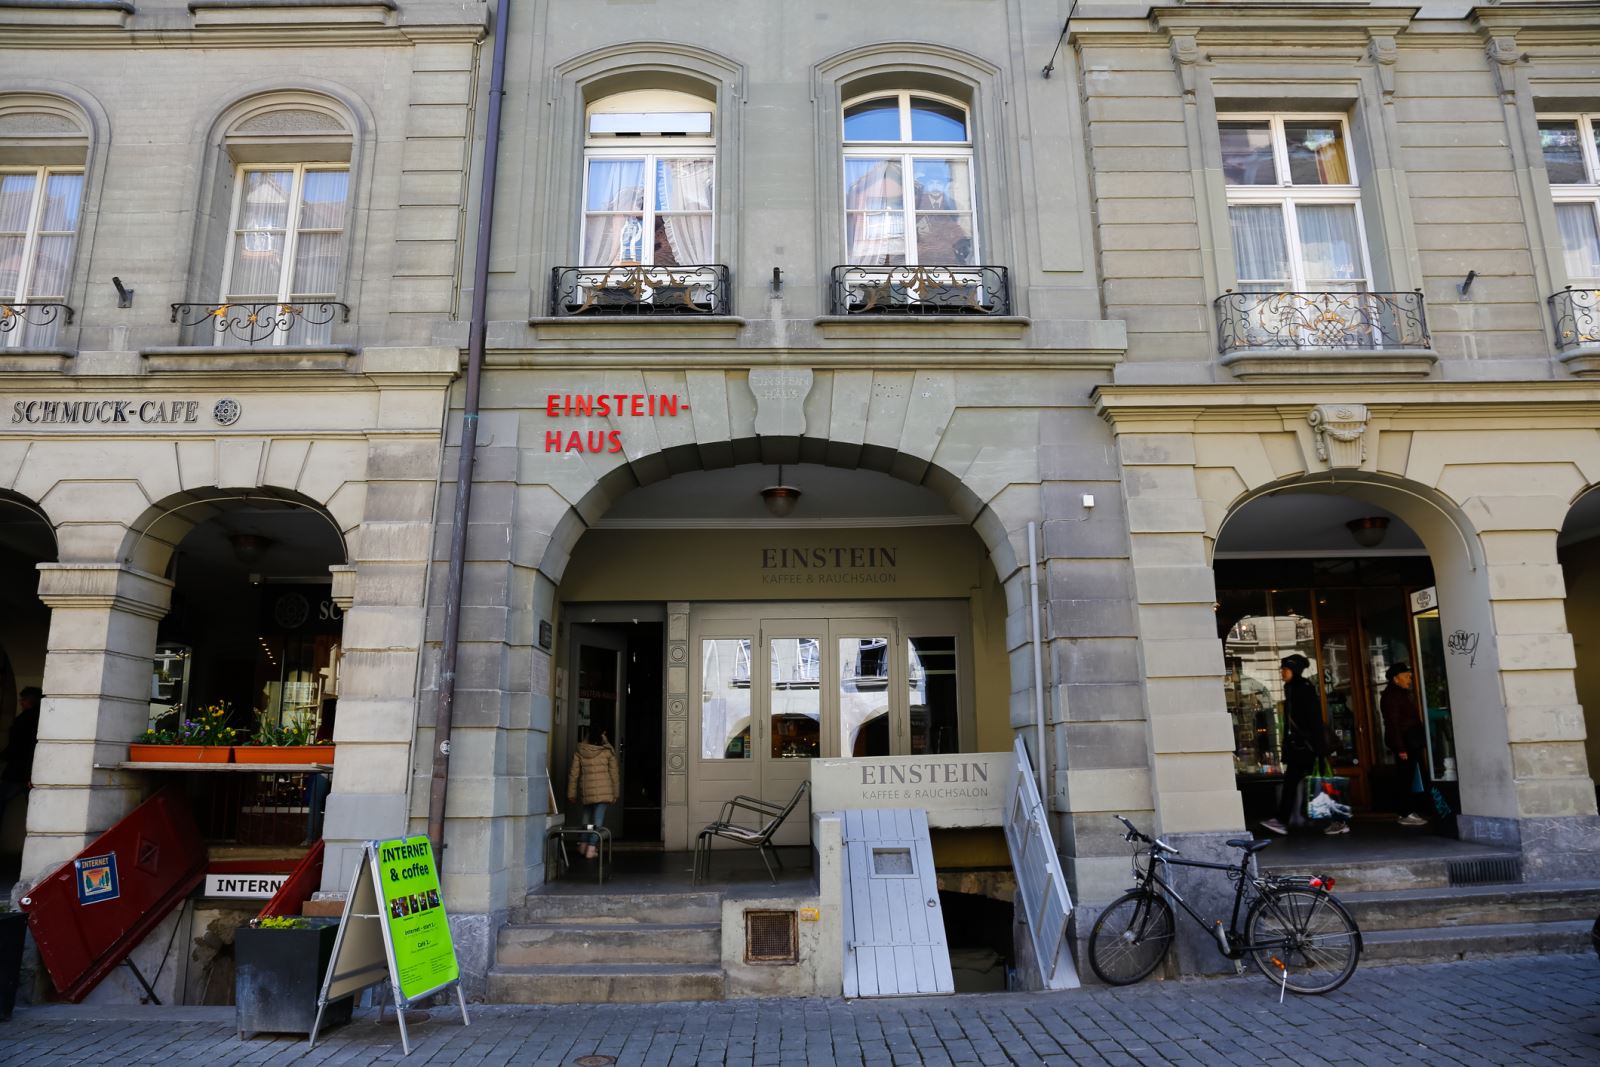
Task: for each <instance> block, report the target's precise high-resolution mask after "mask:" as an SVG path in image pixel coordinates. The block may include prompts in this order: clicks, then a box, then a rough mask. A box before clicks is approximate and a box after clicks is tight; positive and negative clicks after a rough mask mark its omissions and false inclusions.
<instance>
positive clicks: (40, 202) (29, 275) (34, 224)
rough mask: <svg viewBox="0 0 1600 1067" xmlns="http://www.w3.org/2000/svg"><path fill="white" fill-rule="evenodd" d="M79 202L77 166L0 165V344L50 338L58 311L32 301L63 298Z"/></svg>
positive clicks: (33, 342) (69, 276)
mask: <svg viewBox="0 0 1600 1067" xmlns="http://www.w3.org/2000/svg"><path fill="white" fill-rule="evenodd" d="M82 202H83V172H82V171H81V170H76V169H66V168H57V167H38V168H33V169H29V170H5V171H0V304H4V305H6V306H7V308H8V310H9V314H4V313H0V316H3V317H0V345H7V346H12V347H17V346H26V347H35V346H45V345H50V344H53V343H55V340H56V337H57V334H58V333H59V330H60V326H61V324H62V323H63V322H64V321H65V318H66V316H65V314H64V311H63V310H62V309H59V308H44V307H36V306H34V305H44V304H64V303H65V302H66V299H67V287H68V285H69V284H70V283H71V280H72V251H73V245H74V243H75V242H76V240H77V235H78V212H79V208H80V206H81V205H82ZM19 304H25V305H28V307H25V308H23V307H17V306H16V305H19ZM8 325H9V327H10V328H9V329H7V328H5V327H6V326H8Z"/></svg>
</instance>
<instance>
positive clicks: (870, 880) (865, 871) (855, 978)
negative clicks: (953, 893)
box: [844, 808, 956, 997]
mask: <svg viewBox="0 0 1600 1067" xmlns="http://www.w3.org/2000/svg"><path fill="white" fill-rule="evenodd" d="M844 845H845V849H844V851H845V864H844V904H845V908H844V995H845V996H847V997H894V996H917V995H927V994H929V993H954V992H955V989H956V984H955V977H954V975H952V974H951V972H950V944H949V942H948V941H947V940H946V939H945V933H944V912H943V910H942V909H941V908H940V907H939V886H938V882H937V879H936V878H935V875H934V870H933V842H932V840H931V839H930V838H929V837H928V813H927V812H925V811H922V810H920V809H916V810H909V809H904V808H899V809H883V810H873V811H847V812H845V813H844Z"/></svg>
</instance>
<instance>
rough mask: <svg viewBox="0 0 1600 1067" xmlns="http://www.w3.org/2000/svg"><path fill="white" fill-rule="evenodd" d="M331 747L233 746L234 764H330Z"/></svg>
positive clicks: (331, 756) (331, 759)
mask: <svg viewBox="0 0 1600 1067" xmlns="http://www.w3.org/2000/svg"><path fill="white" fill-rule="evenodd" d="M333 750H334V746H333V745H234V746H233V762H235V763H332V762H333Z"/></svg>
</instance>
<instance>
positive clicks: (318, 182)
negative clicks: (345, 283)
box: [221, 163, 350, 345]
mask: <svg viewBox="0 0 1600 1067" xmlns="http://www.w3.org/2000/svg"><path fill="white" fill-rule="evenodd" d="M349 185H350V172H349V168H348V167H344V166H324V165H321V164H314V165H313V164H304V163H298V164H284V165H275V166H265V167H259V166H258V167H240V168H239V170H238V173H237V175H236V180H235V183H234V204H233V226H232V229H231V230H230V232H229V239H228V257H227V263H226V267H225V271H226V273H225V275H224V277H223V280H222V296H221V300H222V302H223V303H224V304H229V305H234V304H242V305H262V307H261V309H260V310H259V311H253V312H251V314H256V315H259V316H267V315H271V316H275V317H277V318H278V319H279V323H280V325H279V327H278V328H277V329H275V330H273V331H272V343H273V344H277V345H284V344H289V345H316V344H326V343H327V342H328V340H329V338H330V337H331V336H332V331H333V322H334V318H335V316H334V314H333V312H332V310H331V309H329V308H326V307H323V306H321V305H324V304H327V303H329V302H332V301H335V300H337V298H338V289H339V281H340V275H341V273H342V271H343V265H344V241H345V209H346V205H347V203H348V200H349ZM240 310H241V309H237V308H236V309H234V312H235V313H236V314H237V313H238V312H239V311H240Z"/></svg>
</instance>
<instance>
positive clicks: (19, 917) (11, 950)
mask: <svg viewBox="0 0 1600 1067" xmlns="http://www.w3.org/2000/svg"><path fill="white" fill-rule="evenodd" d="M27 934H28V915H27V913H26V912H21V911H6V912H0V1023H3V1022H5V1021H7V1020H8V1019H10V1018H11V1009H13V1008H15V1007H16V1006H17V979H18V977H19V976H20V973H21V971H22V944H23V942H24V941H26V940H27Z"/></svg>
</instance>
